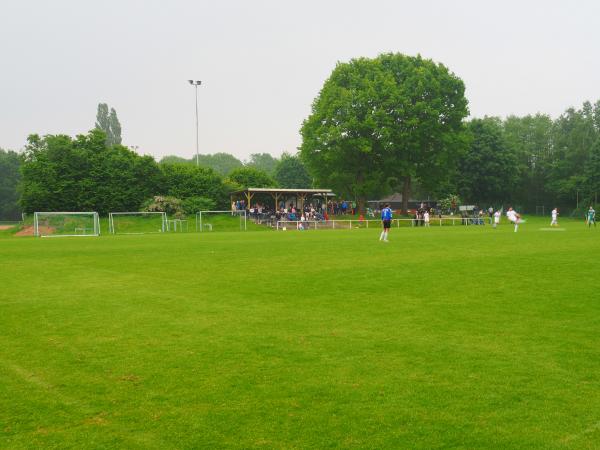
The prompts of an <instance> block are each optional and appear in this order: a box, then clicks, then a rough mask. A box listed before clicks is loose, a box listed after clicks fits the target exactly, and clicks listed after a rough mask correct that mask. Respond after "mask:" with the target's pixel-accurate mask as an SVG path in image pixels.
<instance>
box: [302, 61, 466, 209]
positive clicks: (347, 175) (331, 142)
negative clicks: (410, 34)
mask: <svg viewBox="0 0 600 450" xmlns="http://www.w3.org/2000/svg"><path fill="white" fill-rule="evenodd" d="M467 114H468V110H467V100H466V99H465V96H464V84H463V82H462V81H461V80H460V79H459V78H458V77H457V76H455V75H454V74H452V73H450V72H449V71H448V69H447V68H446V67H444V66H443V65H441V64H436V63H434V62H433V61H431V60H424V59H422V58H421V57H420V56H417V57H409V56H404V55H401V54H384V55H380V56H379V57H378V58H376V59H367V58H360V59H353V60H351V61H350V62H349V63H340V64H338V65H337V66H336V68H335V69H334V71H333V73H332V74H331V76H330V77H329V79H328V80H326V81H325V84H324V86H323V89H322V90H321V92H320V93H319V96H318V97H317V98H316V99H315V101H314V103H313V106H312V112H311V115H310V116H309V117H308V119H306V120H305V121H304V123H303V125H302V129H301V134H302V138H303V141H302V145H301V147H300V150H301V152H300V154H301V157H302V159H303V160H304V161H305V162H306V163H307V165H308V167H309V169H310V170H311V173H312V174H313V175H314V176H315V177H316V179H317V181H318V182H319V183H320V184H325V185H327V186H328V187H332V188H333V189H334V190H335V191H336V192H337V193H338V194H341V195H345V196H351V197H354V198H356V199H357V200H358V207H359V210H360V211H364V206H365V201H366V198H367V197H368V196H370V195H381V194H384V193H386V192H389V191H390V190H391V189H392V188H393V187H395V186H397V185H398V184H399V183H400V182H401V183H402V185H403V194H404V195H403V200H404V209H405V210H406V209H407V207H408V198H409V193H410V185H411V180H412V178H414V177H417V178H419V180H420V182H421V184H422V185H423V186H424V187H425V188H432V187H434V186H435V185H436V183H437V182H438V180H439V179H440V178H443V177H445V174H446V173H448V172H449V170H448V169H449V167H451V166H452V165H453V164H455V162H456V159H457V157H458V155H459V154H460V153H461V151H463V150H464V149H465V148H466V147H467V145H468V140H467V136H468V135H467V134H466V133H465V128H464V124H463V119H464V118H465V117H466V116H467Z"/></svg>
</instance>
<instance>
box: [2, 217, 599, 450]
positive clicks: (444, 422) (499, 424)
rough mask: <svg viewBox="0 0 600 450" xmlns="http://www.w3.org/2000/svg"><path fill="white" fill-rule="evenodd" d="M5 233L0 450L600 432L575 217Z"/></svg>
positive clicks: (584, 267) (593, 247) (561, 441)
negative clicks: (63, 234)
mask: <svg viewBox="0 0 600 450" xmlns="http://www.w3.org/2000/svg"><path fill="white" fill-rule="evenodd" d="M548 222H549V221H548V220H543V221H539V220H536V219H531V220H529V221H528V222H527V223H526V224H524V225H523V226H522V227H521V230H520V231H519V233H516V234H515V233H513V232H512V227H510V226H508V225H503V226H502V227H501V228H500V229H498V230H492V229H491V228H490V227H489V226H486V227H474V226H471V227H462V226H456V227H441V228H440V227H437V228H436V227H431V228H430V229H424V228H410V229H407V228H404V229H400V230H395V229H393V230H392V231H391V233H390V240H391V242H390V243H389V244H384V243H380V242H378V240H377V239H378V232H379V231H378V230H377V229H369V230H366V229H365V230H340V231H317V232H315V231H306V232H296V231H287V232H271V233H237V232H231V233H216V232H215V233H203V234H196V233H187V234H185V233H184V234H168V235H164V234H161V235H144V236H102V237H100V238H61V239H35V238H16V237H10V236H9V235H7V234H2V235H0V236H1V238H0V277H1V280H2V286H1V290H0V311H1V313H0V448H11V449H13V448H15V449H19V448H77V449H80V448H128V449H129V448H140V449H141V448H144V449H145V448H155V449H166V448H311V449H313V448H390V449H398V448H442V447H443V448H528V449H529V448H540V449H542V448H543V449H548V448H590V449H591V448H598V443H599V442H600V376H599V374H600V333H599V330H600V290H599V283H598V273H599V270H598V269H599V268H598V262H597V254H598V251H599V250H600V230H593V229H592V230H588V229H587V228H585V226H584V225H583V223H582V222H567V221H563V222H564V223H563V224H562V225H563V226H564V227H565V228H566V231H563V232H549V231H540V230H539V229H540V228H542V227H547V226H548Z"/></svg>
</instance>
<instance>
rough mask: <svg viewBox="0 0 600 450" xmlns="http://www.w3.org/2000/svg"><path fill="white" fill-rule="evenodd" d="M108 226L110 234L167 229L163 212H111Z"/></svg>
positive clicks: (165, 216)
mask: <svg viewBox="0 0 600 450" xmlns="http://www.w3.org/2000/svg"><path fill="white" fill-rule="evenodd" d="M108 227H109V229H110V232H111V233H112V234H149V233H164V232H166V231H167V230H168V224H167V214H166V213H164V212H111V213H110V214H109V215H108Z"/></svg>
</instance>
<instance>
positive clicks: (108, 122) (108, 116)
mask: <svg viewBox="0 0 600 450" xmlns="http://www.w3.org/2000/svg"><path fill="white" fill-rule="evenodd" d="M96 128H97V129H99V130H102V131H104V134H105V135H106V146H107V147H111V146H113V145H117V144H121V123H120V122H119V118H118V117H117V112H116V111H115V109H114V108H110V112H109V109H108V105H107V104H106V103H99V104H98V111H97V112H96Z"/></svg>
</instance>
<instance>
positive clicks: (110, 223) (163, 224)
mask: <svg viewBox="0 0 600 450" xmlns="http://www.w3.org/2000/svg"><path fill="white" fill-rule="evenodd" d="M150 214H158V215H160V216H162V220H161V231H137V232H117V230H116V229H115V219H114V216H146V215H150ZM168 230H169V226H168V222H167V213H165V212H157V211H128V212H111V213H108V231H109V232H110V233H111V234H154V233H165V232H167V231H168Z"/></svg>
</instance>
